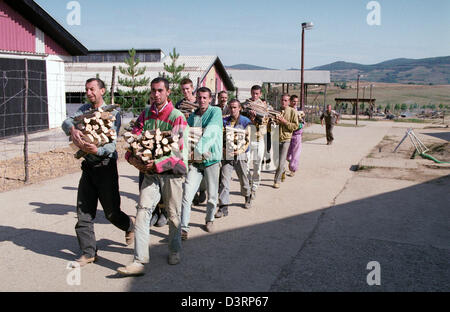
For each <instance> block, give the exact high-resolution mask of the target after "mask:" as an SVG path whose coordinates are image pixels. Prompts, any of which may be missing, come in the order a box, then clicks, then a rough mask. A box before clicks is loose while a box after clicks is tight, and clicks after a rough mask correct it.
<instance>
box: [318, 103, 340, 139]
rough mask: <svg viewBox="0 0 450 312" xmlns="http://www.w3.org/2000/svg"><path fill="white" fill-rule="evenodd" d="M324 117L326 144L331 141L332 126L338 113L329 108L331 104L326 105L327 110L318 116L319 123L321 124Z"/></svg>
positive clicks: (336, 121)
mask: <svg viewBox="0 0 450 312" xmlns="http://www.w3.org/2000/svg"><path fill="white" fill-rule="evenodd" d="M324 119H325V131H326V134H327V145H331V144H332V143H333V140H334V137H333V127H334V125H335V124H337V123H338V121H339V114H338V113H337V112H336V111H334V110H332V109H331V105H327V110H326V111H325V112H323V113H322V115H321V116H320V124H321V125H322V126H323V120H324Z"/></svg>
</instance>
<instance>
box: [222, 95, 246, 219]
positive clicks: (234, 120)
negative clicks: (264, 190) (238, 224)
mask: <svg viewBox="0 0 450 312" xmlns="http://www.w3.org/2000/svg"><path fill="white" fill-rule="evenodd" d="M228 107H229V110H230V116H228V117H225V118H224V119H223V127H224V128H225V129H226V128H227V127H232V128H236V129H241V130H245V131H249V128H250V127H248V126H249V125H250V124H251V121H250V119H248V118H247V117H245V116H242V115H241V103H240V102H239V101H238V100H236V99H234V100H231V101H230V103H229V104H228ZM230 132H231V131H230ZM227 135H228V134H227V133H225V135H224V137H227ZM229 135H230V136H232V134H231V133H230V134H229ZM247 137H248V138H249V136H247ZM232 140H233V141H234V136H232ZM249 143H250V142H249V141H247V142H242V144H244V147H243V148H241V149H240V150H238V151H234V150H233V147H231V146H230V145H231V144H233V142H229V141H228V140H225V143H224V145H225V146H224V148H225V157H224V159H223V160H222V169H221V179H220V185H219V210H218V211H217V213H216V215H215V217H216V218H220V217H222V216H224V217H225V216H227V215H228V205H229V204H230V183H231V175H232V174H233V170H236V174H237V176H238V178H239V182H240V184H241V194H242V196H245V208H246V209H249V208H250V207H251V189H250V182H249V173H248V159H247V153H246V151H247V150H248V146H249Z"/></svg>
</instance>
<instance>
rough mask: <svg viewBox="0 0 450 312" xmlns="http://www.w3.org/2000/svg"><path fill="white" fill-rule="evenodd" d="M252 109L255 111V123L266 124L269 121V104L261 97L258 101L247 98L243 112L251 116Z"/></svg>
mask: <svg viewBox="0 0 450 312" xmlns="http://www.w3.org/2000/svg"><path fill="white" fill-rule="evenodd" d="M252 111H253V112H254V113H255V123H257V124H266V123H267V122H268V121H269V116H268V115H269V113H268V109H267V105H266V104H265V103H264V102H263V101H261V100H260V99H258V100H256V101H250V100H247V101H246V102H245V103H244V107H243V109H242V114H243V115H244V116H247V117H249V118H250V117H251V112H252Z"/></svg>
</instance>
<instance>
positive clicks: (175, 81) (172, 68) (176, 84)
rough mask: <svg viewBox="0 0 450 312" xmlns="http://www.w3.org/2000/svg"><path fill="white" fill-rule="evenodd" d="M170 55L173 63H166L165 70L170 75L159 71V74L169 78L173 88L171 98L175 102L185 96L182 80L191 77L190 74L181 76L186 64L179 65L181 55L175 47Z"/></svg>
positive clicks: (171, 88)
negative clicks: (181, 84) (182, 90)
mask: <svg viewBox="0 0 450 312" xmlns="http://www.w3.org/2000/svg"><path fill="white" fill-rule="evenodd" d="M169 56H170V58H171V59H172V63H171V64H169V65H168V64H166V63H164V70H165V71H166V72H167V73H168V75H167V76H166V75H165V74H161V73H159V75H160V76H163V77H165V78H166V79H167V80H169V84H170V90H171V92H170V96H169V98H170V100H171V101H172V103H173V104H175V103H177V102H178V101H179V100H181V99H182V98H183V97H184V96H183V93H182V92H181V87H180V82H181V80H183V79H185V78H189V75H186V76H181V72H182V71H183V70H184V64H182V65H177V60H178V58H179V57H180V54H178V53H177V51H176V49H175V48H173V51H172V53H169Z"/></svg>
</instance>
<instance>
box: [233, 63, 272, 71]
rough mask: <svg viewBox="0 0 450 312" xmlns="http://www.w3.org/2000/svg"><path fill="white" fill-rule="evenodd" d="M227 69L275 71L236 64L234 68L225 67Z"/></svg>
mask: <svg viewBox="0 0 450 312" xmlns="http://www.w3.org/2000/svg"><path fill="white" fill-rule="evenodd" d="M225 68H226V69H240V70H273V68H267V67H261V66H256V65H250V64H236V65H232V66H225Z"/></svg>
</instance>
